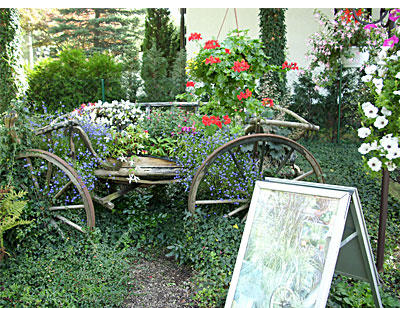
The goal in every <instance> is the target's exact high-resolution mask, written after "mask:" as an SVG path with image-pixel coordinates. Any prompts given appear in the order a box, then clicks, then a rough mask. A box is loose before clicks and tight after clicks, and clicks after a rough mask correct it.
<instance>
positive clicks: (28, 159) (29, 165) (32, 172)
mask: <svg viewBox="0 0 400 316" xmlns="http://www.w3.org/2000/svg"><path fill="white" fill-rule="evenodd" d="M26 161H27V162H28V167H29V170H30V171H31V177H32V181H33V184H34V186H35V187H36V189H37V190H38V192H39V190H40V187H39V182H38V181H37V179H36V177H35V175H34V170H33V167H32V160H31V159H30V158H29V157H26Z"/></svg>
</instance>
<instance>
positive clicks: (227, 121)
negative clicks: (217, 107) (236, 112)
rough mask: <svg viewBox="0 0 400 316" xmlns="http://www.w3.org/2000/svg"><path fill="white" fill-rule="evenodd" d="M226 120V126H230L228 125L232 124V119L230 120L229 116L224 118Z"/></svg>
mask: <svg viewBox="0 0 400 316" xmlns="http://www.w3.org/2000/svg"><path fill="white" fill-rule="evenodd" d="M224 120H225V121H224V124H225V125H228V124H229V123H230V122H231V119H230V117H229V116H228V115H225V116H224Z"/></svg>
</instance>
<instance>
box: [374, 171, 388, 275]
mask: <svg viewBox="0 0 400 316" xmlns="http://www.w3.org/2000/svg"><path fill="white" fill-rule="evenodd" d="M388 195H389V171H388V170H387V169H386V168H384V169H382V186H381V207H380V211H381V212H380V214H379V231H378V247H377V250H376V253H377V255H376V268H377V269H378V272H383V261H384V250H385V231H386V221H387V215H388Z"/></svg>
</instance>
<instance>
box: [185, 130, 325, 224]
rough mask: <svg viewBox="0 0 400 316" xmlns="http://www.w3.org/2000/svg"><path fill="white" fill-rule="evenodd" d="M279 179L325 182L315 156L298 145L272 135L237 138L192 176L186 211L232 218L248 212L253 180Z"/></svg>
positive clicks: (225, 145) (211, 156)
mask: <svg viewBox="0 0 400 316" xmlns="http://www.w3.org/2000/svg"><path fill="white" fill-rule="evenodd" d="M302 170H304V171H302ZM265 177H280V178H286V179H292V180H298V181H300V180H307V181H314V182H320V183H323V182H324V178H323V174H322V170H321V167H320V166H319V164H318V162H317V161H316V159H315V158H314V156H313V155H312V154H311V153H310V152H309V151H308V150H307V149H306V148H304V147H303V146H302V145H300V144H298V143H297V142H295V141H293V140H291V139H289V138H286V137H283V136H279V135H274V134H251V135H246V136H242V137H239V138H236V139H234V140H232V141H230V142H228V143H226V144H224V145H222V146H221V147H219V148H217V149H216V150H214V152H213V153H212V154H211V155H209V156H208V157H207V158H206V160H205V161H204V162H203V164H202V165H201V166H200V168H199V169H198V170H197V172H196V174H195V175H194V177H193V180H192V183H191V186H190V191H189V199H188V209H189V211H190V212H192V213H194V212H195V209H196V207H201V209H202V210H204V209H205V210H206V212H207V213H209V212H221V213H222V214H224V215H225V216H232V215H234V214H236V213H239V212H243V211H245V210H247V209H248V207H249V204H250V200H251V195H252V192H253V188H254V185H255V181H256V180H261V179H264V178H265Z"/></svg>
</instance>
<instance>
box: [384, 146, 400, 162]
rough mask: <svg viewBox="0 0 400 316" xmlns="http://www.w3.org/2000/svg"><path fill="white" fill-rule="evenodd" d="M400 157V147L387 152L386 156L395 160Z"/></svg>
mask: <svg viewBox="0 0 400 316" xmlns="http://www.w3.org/2000/svg"><path fill="white" fill-rule="evenodd" d="M399 157H400V149H399V148H397V150H392V151H390V152H388V153H387V154H386V158H387V159H389V160H393V159H396V158H399Z"/></svg>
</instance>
